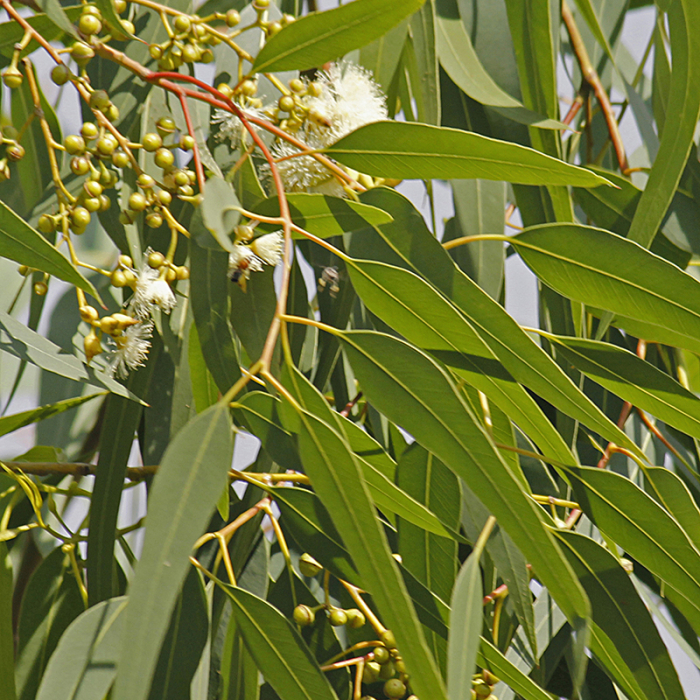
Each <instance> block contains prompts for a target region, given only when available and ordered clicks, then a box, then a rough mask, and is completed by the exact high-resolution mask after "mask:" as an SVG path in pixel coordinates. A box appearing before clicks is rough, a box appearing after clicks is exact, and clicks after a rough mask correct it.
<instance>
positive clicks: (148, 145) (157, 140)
mask: <svg viewBox="0 0 700 700" xmlns="http://www.w3.org/2000/svg"><path fill="white" fill-rule="evenodd" d="M141 144H142V145H143V147H144V149H145V150H147V151H149V152H150V151H157V150H158V149H159V148H160V147H161V146H162V145H163V139H162V138H161V136H160V134H156V133H154V132H151V133H149V134H145V135H144V137H143V138H142V139H141Z"/></svg>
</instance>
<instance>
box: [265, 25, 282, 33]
mask: <svg viewBox="0 0 700 700" xmlns="http://www.w3.org/2000/svg"><path fill="white" fill-rule="evenodd" d="M281 31H282V25H281V24H280V23H279V22H270V25H269V26H268V28H267V33H268V34H269V35H270V36H275V34H279V33H280V32H281Z"/></svg>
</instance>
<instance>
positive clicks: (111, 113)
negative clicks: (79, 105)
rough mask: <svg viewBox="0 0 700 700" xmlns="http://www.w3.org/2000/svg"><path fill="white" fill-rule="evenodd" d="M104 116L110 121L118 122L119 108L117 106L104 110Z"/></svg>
mask: <svg viewBox="0 0 700 700" xmlns="http://www.w3.org/2000/svg"><path fill="white" fill-rule="evenodd" d="M103 114H104V115H105V117H107V119H109V121H111V122H116V121H117V119H119V108H118V107H117V105H112V104H111V105H109V106H108V107H107V109H105V110H103Z"/></svg>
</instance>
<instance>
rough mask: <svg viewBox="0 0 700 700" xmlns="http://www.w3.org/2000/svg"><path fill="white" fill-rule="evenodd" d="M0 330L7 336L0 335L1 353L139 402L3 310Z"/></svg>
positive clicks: (105, 376) (106, 375) (112, 381)
mask: <svg viewBox="0 0 700 700" xmlns="http://www.w3.org/2000/svg"><path fill="white" fill-rule="evenodd" d="M0 331H4V333H5V334H7V336H6V337H4V338H3V337H2V336H0V350H3V351H4V352H7V353H9V354H10V355H14V356H15V357H18V358H19V359H20V360H25V361H26V362H30V363H31V364H33V365H36V366H37V367H41V369H44V370H46V371H47V372H53V373H54V374H58V375H60V376H61V377H67V378H68V379H73V380H75V381H76V382H84V383H85V384H90V385H91V386H98V387H104V388H105V389H107V390H109V391H111V392H112V393H113V394H116V395H117V396H124V397H126V398H131V399H133V400H135V401H139V400H140V399H138V398H137V397H136V396H134V395H133V394H132V393H131V392H130V391H129V390H128V389H126V387H124V385H123V384H120V383H119V382H118V381H117V380H116V379H112V377H111V376H109V375H108V374H107V373H106V372H102V371H101V370H97V369H95V368H93V367H89V366H88V365H86V364H85V363H84V362H81V361H80V360H79V359H78V358H77V357H75V356H73V355H66V354H65V353H64V352H63V351H62V350H61V348H60V347H58V345H55V344H54V343H52V342H51V341H50V340H47V339H46V338H44V337H43V336H41V335H39V334H38V333H35V332H34V331H32V330H30V329H29V328H27V327H26V326H25V325H24V324H23V323H20V322H19V321H17V320H16V319H14V318H12V316H10V315H9V314H5V313H3V312H2V311H0Z"/></svg>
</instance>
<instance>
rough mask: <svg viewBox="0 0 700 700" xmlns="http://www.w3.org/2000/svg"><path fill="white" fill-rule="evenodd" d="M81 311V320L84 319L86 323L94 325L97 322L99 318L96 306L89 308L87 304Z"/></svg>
mask: <svg viewBox="0 0 700 700" xmlns="http://www.w3.org/2000/svg"><path fill="white" fill-rule="evenodd" d="M79 311H80V318H82V319H83V321H85V323H94V322H95V321H97V318H98V316H99V314H98V313H97V309H96V308H95V307H94V306H88V305H87V304H86V305H85V306H81V307H80V309H79Z"/></svg>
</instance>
